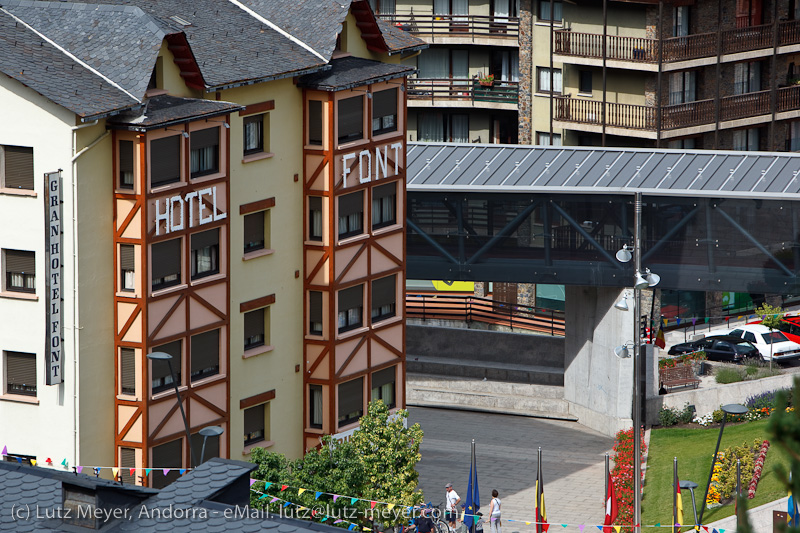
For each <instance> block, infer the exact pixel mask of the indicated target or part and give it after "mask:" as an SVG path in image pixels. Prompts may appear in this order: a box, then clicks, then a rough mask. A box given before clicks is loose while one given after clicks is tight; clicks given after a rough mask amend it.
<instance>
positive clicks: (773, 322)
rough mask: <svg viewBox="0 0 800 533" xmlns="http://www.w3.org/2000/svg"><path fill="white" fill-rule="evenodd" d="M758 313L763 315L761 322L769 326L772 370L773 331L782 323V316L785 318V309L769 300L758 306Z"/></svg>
mask: <svg viewBox="0 0 800 533" xmlns="http://www.w3.org/2000/svg"><path fill="white" fill-rule="evenodd" d="M756 314H757V315H759V316H761V317H763V318H762V321H761V323H762V324H763V325H765V326H767V327H768V328H769V333H770V342H769V369H770V370H772V344H773V342H772V341H773V340H774V339H772V338H771V337H772V333H773V332H774V331H775V330H776V329H778V327H779V326H780V325H781V318H783V311H782V310H781V308H780V307H773V306H771V305H769V304H768V303H767V302H764V303H763V304H761V306H760V307H758V308H756Z"/></svg>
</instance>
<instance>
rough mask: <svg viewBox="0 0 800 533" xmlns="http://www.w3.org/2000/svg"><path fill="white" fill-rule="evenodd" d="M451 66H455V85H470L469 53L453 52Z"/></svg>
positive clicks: (464, 51)
mask: <svg viewBox="0 0 800 533" xmlns="http://www.w3.org/2000/svg"><path fill="white" fill-rule="evenodd" d="M450 64H451V65H452V66H453V85H469V83H470V81H469V51H468V50H453V51H452V52H451V55H450ZM464 90H466V89H464Z"/></svg>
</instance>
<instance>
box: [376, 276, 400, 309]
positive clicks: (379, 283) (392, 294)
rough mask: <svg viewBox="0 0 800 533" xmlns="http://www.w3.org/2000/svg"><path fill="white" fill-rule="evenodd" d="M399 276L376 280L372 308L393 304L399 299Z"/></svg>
mask: <svg viewBox="0 0 800 533" xmlns="http://www.w3.org/2000/svg"><path fill="white" fill-rule="evenodd" d="M396 278H397V275H396V274H395V275H392V276H387V277H385V278H381V279H376V280H375V281H373V282H372V307H373V308H375V307H380V306H382V305H387V304H393V303H395V300H396V299H397V292H396V287H397V283H396Z"/></svg>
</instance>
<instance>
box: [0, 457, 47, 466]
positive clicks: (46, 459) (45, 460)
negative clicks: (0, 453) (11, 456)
mask: <svg viewBox="0 0 800 533" xmlns="http://www.w3.org/2000/svg"><path fill="white" fill-rule="evenodd" d="M4 455H5V454H4ZM44 462H45V463H47V464H49V465H51V464H53V460H52V459H50V458H49V457H48V458H47V459H45V461H44Z"/></svg>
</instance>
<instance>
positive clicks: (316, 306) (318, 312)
mask: <svg viewBox="0 0 800 533" xmlns="http://www.w3.org/2000/svg"><path fill="white" fill-rule="evenodd" d="M308 307H309V311H308V312H309V320H310V321H311V322H322V293H321V292H320V291H311V292H310V293H309V306H308Z"/></svg>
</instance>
